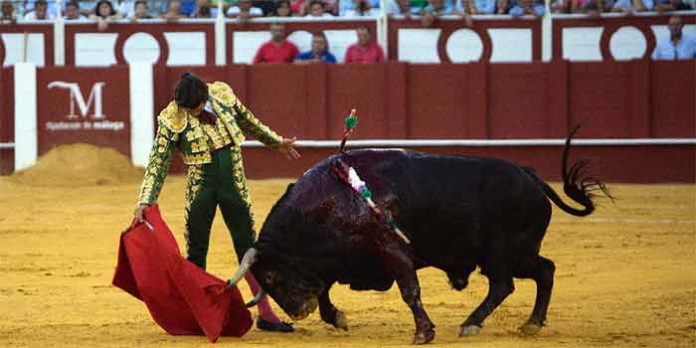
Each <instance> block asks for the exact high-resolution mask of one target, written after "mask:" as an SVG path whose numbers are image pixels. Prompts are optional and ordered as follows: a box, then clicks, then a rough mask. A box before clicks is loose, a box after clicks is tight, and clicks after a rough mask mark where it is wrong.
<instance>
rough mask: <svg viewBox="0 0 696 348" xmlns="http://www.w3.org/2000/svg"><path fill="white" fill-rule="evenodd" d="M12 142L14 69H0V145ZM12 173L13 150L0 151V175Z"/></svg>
mask: <svg viewBox="0 0 696 348" xmlns="http://www.w3.org/2000/svg"><path fill="white" fill-rule="evenodd" d="M12 142H14V69H12V68H9V69H1V68H0V143H12ZM13 171H14V150H13V149H0V175H7V174H10V173H12V172H13Z"/></svg>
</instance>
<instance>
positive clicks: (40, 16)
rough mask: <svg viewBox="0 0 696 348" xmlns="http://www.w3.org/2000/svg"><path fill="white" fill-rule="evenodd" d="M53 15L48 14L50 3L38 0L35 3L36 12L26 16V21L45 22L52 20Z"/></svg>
mask: <svg viewBox="0 0 696 348" xmlns="http://www.w3.org/2000/svg"><path fill="white" fill-rule="evenodd" d="M50 19H52V18H51V15H50V14H49V13H48V3H47V2H46V0H36V2H35V3H34V11H31V12H29V13H27V14H26V15H24V20H27V21H43V20H50Z"/></svg>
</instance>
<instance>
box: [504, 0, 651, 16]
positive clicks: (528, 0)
mask: <svg viewBox="0 0 696 348" xmlns="http://www.w3.org/2000/svg"><path fill="white" fill-rule="evenodd" d="M651 1H652V0H651ZM509 13H510V15H511V16H513V17H521V16H524V15H533V16H537V17H541V16H543V15H544V14H546V7H545V6H544V1H543V0H512V8H510V12H509Z"/></svg>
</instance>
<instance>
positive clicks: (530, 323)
mask: <svg viewBox="0 0 696 348" xmlns="http://www.w3.org/2000/svg"><path fill="white" fill-rule="evenodd" d="M555 270H556V266H555V265H554V264H553V262H552V261H551V260H549V259H547V258H544V257H542V256H539V255H535V256H533V257H531V258H529V259H525V260H521V261H520V262H517V263H516V264H515V267H514V269H513V275H514V276H515V277H516V278H531V279H534V282H536V285H537V295H536V301H535V302H534V309H533V310H532V315H531V316H530V317H529V320H527V322H526V323H525V324H524V325H522V327H521V328H520V330H522V332H524V333H525V334H528V335H533V334H536V333H537V332H538V331H539V329H541V327H542V326H544V324H545V323H546V311H547V310H548V308H549V302H550V301H551V290H552V289H553V275H554V272H555Z"/></svg>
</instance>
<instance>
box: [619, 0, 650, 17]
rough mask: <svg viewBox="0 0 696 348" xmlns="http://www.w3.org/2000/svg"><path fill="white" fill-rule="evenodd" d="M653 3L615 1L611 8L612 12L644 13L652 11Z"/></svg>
mask: <svg viewBox="0 0 696 348" xmlns="http://www.w3.org/2000/svg"><path fill="white" fill-rule="evenodd" d="M653 5H654V2H653V0H616V2H615V3H614V6H613V7H612V8H611V11H612V12H624V13H627V14H628V13H633V12H644V11H652V9H653Z"/></svg>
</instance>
